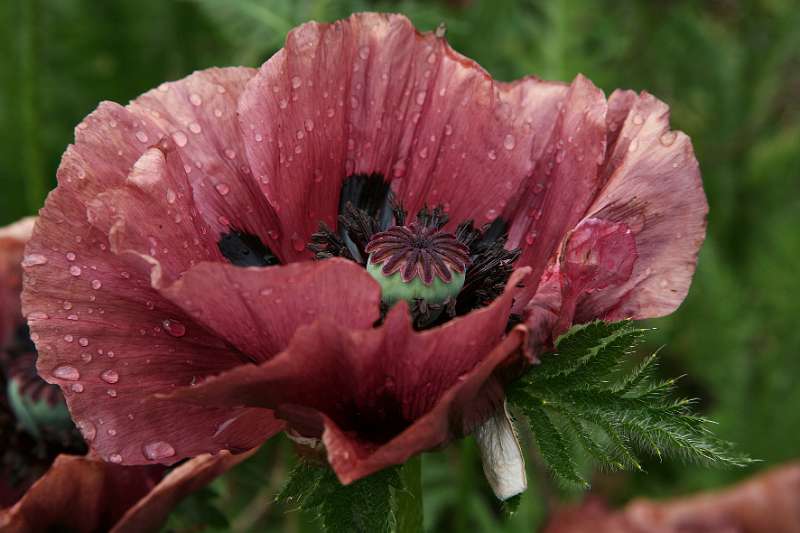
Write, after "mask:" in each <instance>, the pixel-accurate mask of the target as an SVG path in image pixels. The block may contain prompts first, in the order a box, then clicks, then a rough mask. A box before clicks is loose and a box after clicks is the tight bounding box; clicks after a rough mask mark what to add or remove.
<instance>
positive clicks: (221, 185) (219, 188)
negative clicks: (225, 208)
mask: <svg viewBox="0 0 800 533" xmlns="http://www.w3.org/2000/svg"><path fill="white" fill-rule="evenodd" d="M214 188H215V189H216V190H217V192H218V193H220V194H221V195H222V196H225V195H226V194H228V193H229V192H230V191H231V189H230V187H228V186H227V185H225V184H224V183H217V184H216V185H214Z"/></svg>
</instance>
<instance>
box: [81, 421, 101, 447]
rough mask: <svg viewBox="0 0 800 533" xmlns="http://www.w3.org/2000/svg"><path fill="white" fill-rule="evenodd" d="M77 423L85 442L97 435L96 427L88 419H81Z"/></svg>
mask: <svg viewBox="0 0 800 533" xmlns="http://www.w3.org/2000/svg"><path fill="white" fill-rule="evenodd" d="M77 425H78V430H79V431H80V432H81V435H83V438H84V439H86V441H87V442H92V441H93V440H94V438H95V437H96V436H97V427H96V426H95V425H94V424H92V423H91V422H89V421H88V420H81V421H80V422H78V424H77Z"/></svg>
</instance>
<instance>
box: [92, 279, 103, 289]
mask: <svg viewBox="0 0 800 533" xmlns="http://www.w3.org/2000/svg"><path fill="white" fill-rule="evenodd" d="M102 286H103V282H102V281H100V280H99V279H93V280H92V288H93V289H94V290H96V291H97V290H100V287H102Z"/></svg>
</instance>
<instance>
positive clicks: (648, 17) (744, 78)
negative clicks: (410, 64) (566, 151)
mask: <svg viewBox="0 0 800 533" xmlns="http://www.w3.org/2000/svg"><path fill="white" fill-rule="evenodd" d="M798 7H800V6H798V4H797V2H794V1H790V0H762V1H750V2H747V1H736V0H719V1H714V2H696V1H679V0H673V1H669V2H667V1H660V2H650V1H648V0H640V1H636V2H621V1H607V2H602V1H600V2H599V1H592V0H565V1H559V2H536V1H532V0H529V1H512V0H486V1H484V0H473V1H472V2H469V1H464V2H456V1H452V2H421V1H420V2H403V1H397V2H372V1H366V0H364V1H355V0H353V1H334V0H327V1H326V0H195V1H189V0H185V1H168V0H163V1H155V0H154V1H143V0H136V1H134V0H131V1H121V0H118V1H96V0H50V1H47V0H7V1H4V2H0V51H2V60H1V61H2V66H0V86H1V87H2V92H1V93H0V225H3V224H5V223H9V222H11V221H13V220H15V219H17V218H19V217H20V216H23V215H26V214H32V213H35V212H36V210H37V208H38V207H39V206H40V205H41V202H42V200H43V198H44V195H45V194H46V192H47V191H48V190H49V189H50V188H52V187H53V185H54V175H55V169H56V167H57V165H58V160H59V157H60V155H61V153H62V152H63V150H64V148H65V147H66V145H67V144H68V143H69V142H71V140H72V128H73V127H74V125H75V124H77V123H78V122H79V121H80V120H81V118H82V117H84V116H85V115H87V114H88V113H89V112H91V111H92V110H93V109H94V107H95V106H96V105H97V103H98V102H99V101H101V100H114V101H117V102H122V103H124V102H127V101H129V100H130V99H132V98H134V97H136V96H137V95H138V94H140V93H142V92H144V91H146V90H147V89H149V88H152V87H154V86H156V85H158V84H159V83H160V82H162V81H164V80H172V79H177V78H181V77H183V76H185V75H187V74H188V73H190V72H192V71H193V70H195V69H201V68H205V67H209V66H213V65H218V66H222V65H233V64H244V65H251V66H257V65H258V64H260V63H261V62H263V61H264V60H265V59H266V58H268V57H269V56H270V55H271V54H272V53H273V52H275V50H277V49H278V48H279V47H280V46H281V43H282V41H283V38H284V36H285V34H286V32H287V31H288V30H289V29H290V28H291V27H293V26H294V25H297V24H299V23H301V22H304V21H306V20H309V19H317V20H334V19H336V18H340V17H343V16H346V15H348V14H349V13H351V12H353V11H359V10H382V11H396V12H402V13H405V14H407V15H408V16H409V17H410V18H411V19H412V20H413V21H414V23H415V24H416V25H417V27H418V28H420V29H426V30H427V29H433V28H435V27H436V25H437V24H438V23H439V22H442V21H445V22H446V23H447V27H448V38H449V40H450V41H451V43H452V44H453V46H454V47H455V48H456V49H457V50H459V51H461V52H462V53H464V54H465V55H467V56H470V57H472V58H474V59H476V60H477V61H478V62H479V63H481V64H482V65H483V66H484V67H485V68H487V69H488V70H489V71H490V72H491V73H492V74H493V75H494V76H495V77H497V78H499V79H503V80H510V79H514V78H517V77H520V76H523V75H526V74H530V73H535V74H537V75H539V76H541V77H543V78H547V79H558V80H570V79H572V78H573V77H574V76H575V75H576V74H577V73H579V72H581V73H583V74H585V75H587V76H588V77H589V78H591V79H592V80H593V81H594V82H595V83H596V84H597V85H598V86H599V87H600V88H602V89H603V90H604V91H605V92H606V94H610V92H611V91H612V90H613V89H615V88H617V87H624V88H633V89H636V90H643V89H646V90H647V91H649V92H651V93H653V94H655V95H657V96H659V97H660V98H661V99H663V100H665V101H666V102H667V103H669V104H670V106H671V108H672V124H673V127H674V128H676V129H681V130H684V131H686V132H687V133H688V134H689V135H690V136H691V138H692V140H693V142H694V146H695V149H696V152H697V157H698V159H699V161H700V165H701V170H702V173H703V178H704V183H705V188H706V192H707V194H708V199H709V202H710V204H711V214H710V217H709V236H708V239H707V241H706V244H705V246H704V248H703V251H702V254H701V259H700V264H699V268H698V272H697V275H696V276H695V281H694V284H693V286H692V290H691V293H690V295H689V298H688V299H687V301H686V303H685V304H684V305H683V307H681V309H680V310H679V311H678V312H677V313H675V314H674V315H673V316H672V317H669V318H667V319H662V320H658V321H653V323H652V326H654V327H657V328H658V329H657V331H656V332H655V333H653V334H651V335H650V336H649V337H648V338H649V342H650V345H649V346H648V348H649V349H655V348H657V347H658V346H660V345H662V344H663V345H666V347H665V348H664V349H663V350H662V352H661V353H662V354H663V366H662V372H663V373H664V375H665V376H675V375H680V374H686V375H687V377H686V378H684V379H683V380H682V382H681V383H682V385H681V386H682V387H683V391H682V392H684V393H685V394H689V395H692V396H698V397H699V398H700V399H701V403H700V409H701V410H702V411H703V412H704V413H706V414H708V415H710V416H711V417H713V418H715V419H716V420H717V421H718V422H719V426H718V428H717V431H718V433H719V434H720V435H721V436H723V437H725V438H727V439H730V440H733V441H734V442H736V443H737V444H738V445H739V447H740V448H741V449H742V450H744V451H745V452H747V453H749V454H750V455H752V456H753V457H756V458H760V459H763V460H764V462H763V463H761V464H758V465H756V466H754V467H751V468H749V469H745V470H734V471H709V470H704V469H700V468H698V467H684V466H681V465H679V464H672V463H670V464H659V463H657V462H653V463H651V464H648V465H647V470H648V472H647V473H646V474H635V475H634V474H614V475H602V474H597V475H595V477H594V485H595V489H596V490H598V491H600V492H602V493H604V494H605V495H606V496H607V497H608V498H609V499H610V500H611V501H612V502H615V503H618V502H624V501H626V500H627V499H629V498H631V497H633V496H657V497H660V496H668V495H674V494H683V493H687V492H690V491H693V490H698V489H704V488H710V487H717V486H720V485H724V484H728V483H730V482H732V481H734V480H736V479H738V478H740V477H742V476H745V475H747V474H748V473H750V472H751V471H752V470H757V469H762V468H766V467H769V466H772V465H774V464H778V463H781V462H785V461H787V460H790V459H792V458H793V457H794V456H796V455H797V454H798V451H800V387H798V386H797V383H796V381H797V378H798V376H800V327H798V325H797V321H798V311H800V305H798V301H797V299H798V296H800V275H798V274H799V273H800V267H799V266H798V259H800V103H799V101H800V98H799V97H800V9H798ZM530 453H531V457H534V458H535V450H530ZM291 455H292V454H291V449H290V447H289V445H288V444H287V443H286V442H285V441H283V440H280V439H278V440H276V441H275V442H272V443H270V444H268V445H267V446H266V447H265V449H264V450H262V452H260V453H259V455H258V456H257V457H256V458H255V459H254V460H252V461H250V462H248V463H245V464H244V465H243V466H241V467H240V468H238V469H237V470H236V471H234V472H233V473H231V474H230V475H228V476H227V477H226V478H224V479H222V480H219V481H217V482H216V483H215V484H214V485H213V486H212V487H211V488H210V489H207V490H205V491H203V492H201V493H199V494H196V495H195V496H193V497H192V498H190V499H189V500H188V501H187V502H185V503H184V504H183V505H181V507H180V508H179V509H178V510H177V511H176V513H174V515H173V517H172V519H171V522H170V527H171V528H174V529H177V530H180V531H189V530H195V529H194V527H195V526H196V525H197V524H198V523H204V522H205V523H210V524H212V526H211V527H216V528H218V529H220V530H227V529H231V530H234V531H258V530H274V531H301V530H309V531H310V530H313V527H312V528H310V529H309V526H308V525H307V524H305V523H304V520H303V518H302V517H300V516H298V514H297V513H288V514H287V513H286V510H285V509H283V508H281V507H280V506H277V505H274V504H272V503H271V496H272V495H273V494H274V493H275V491H276V490H277V487H278V486H279V485H280V482H281V480H282V479H283V477H284V476H285V472H286V464H287V462H289V461H290V460H291V459H290V458H291ZM529 463H530V469H531V478H530V479H531V490H530V491H529V492H528V493H527V494H526V495H525V497H524V498H523V500H522V504H521V508H520V512H519V513H518V514H517V515H516V516H514V517H513V518H512V519H510V520H503V519H501V518H500V513H499V512H498V506H497V504H496V502H494V501H493V498H492V497H491V495H490V492H489V491H488V489H487V487H486V486H485V482H484V480H483V477H482V474H481V473H480V467H479V465H478V462H477V458H476V450H475V448H474V445H473V444H472V443H471V442H470V441H469V440H467V441H465V442H463V443H460V444H458V445H455V446H451V447H450V448H449V449H447V450H445V451H443V452H438V453H435V454H427V455H426V456H425V458H424V481H425V490H426V494H425V505H426V525H427V527H428V529H429V530H436V531H438V530H442V531H465V532H466V531H472V532H474V531H475V530H476V528H477V529H478V530H487V531H489V530H492V531H532V530H534V526H533V524H537V523H539V521H540V520H541V519H542V518H543V517H544V516H545V515H546V512H547V506H548V505H549V504H551V503H552V502H553V501H554V500H555V499H556V498H565V497H575V495H574V494H573V495H569V494H566V495H565V494H563V493H560V492H559V491H558V490H557V489H556V488H555V487H554V486H553V484H552V483H551V482H550V481H549V479H548V477H547V476H546V474H542V473H541V472H540V468H539V467H538V464H537V461H536V460H531V461H529ZM214 524H215V525H214ZM226 524H227V525H226Z"/></svg>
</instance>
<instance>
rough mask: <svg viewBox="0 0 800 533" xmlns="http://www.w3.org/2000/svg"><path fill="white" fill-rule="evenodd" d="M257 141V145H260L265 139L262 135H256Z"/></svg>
mask: <svg viewBox="0 0 800 533" xmlns="http://www.w3.org/2000/svg"><path fill="white" fill-rule="evenodd" d="M255 140H256V142H257V143H260V142H261V141H263V140H264V137H262V135H261V134H260V133H256V135H255Z"/></svg>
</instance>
